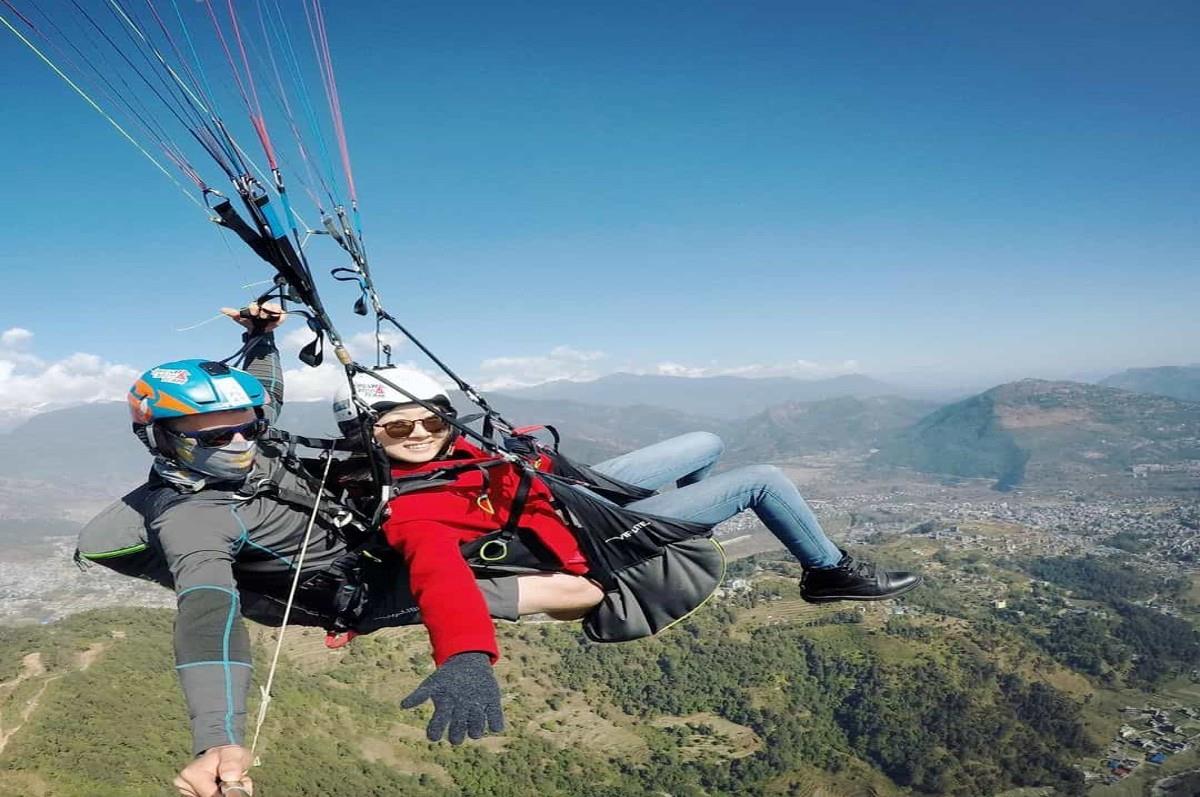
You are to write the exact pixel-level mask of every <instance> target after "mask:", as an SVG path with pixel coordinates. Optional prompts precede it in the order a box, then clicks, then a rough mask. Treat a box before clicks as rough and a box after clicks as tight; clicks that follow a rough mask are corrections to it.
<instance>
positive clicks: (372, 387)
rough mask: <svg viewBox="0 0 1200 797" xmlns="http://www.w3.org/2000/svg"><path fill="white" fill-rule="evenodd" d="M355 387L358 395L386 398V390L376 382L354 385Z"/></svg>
mask: <svg viewBox="0 0 1200 797" xmlns="http://www.w3.org/2000/svg"><path fill="white" fill-rule="evenodd" d="M355 389H356V390H357V392H358V394H359V395H360V396H363V397H366V398H387V391H386V390H385V389H384V387H383V385H381V384H379V383H378V382H374V383H372V384H368V385H355Z"/></svg>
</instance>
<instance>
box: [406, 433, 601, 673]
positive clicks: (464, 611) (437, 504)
mask: <svg viewBox="0 0 1200 797" xmlns="http://www.w3.org/2000/svg"><path fill="white" fill-rule="evenodd" d="M491 459H493V458H492V457H490V456H489V455H487V454H486V453H484V452H483V451H482V450H481V449H479V448H476V447H475V446H473V445H471V444H470V443H468V442H466V441H464V440H462V439H459V440H457V441H455V443H454V446H453V449H452V450H451V452H450V454H449V456H447V457H443V458H442V459H439V460H435V461H433V462H427V463H423V464H420V465H408V464H403V463H401V464H397V463H393V467H392V473H393V474H395V475H396V476H411V475H412V474H414V473H426V472H428V471H430V470H437V469H438V468H442V467H445V466H446V465H447V464H451V463H452V464H454V465H456V466H457V465H464V464H470V463H472V462H484V461H490V460H491ZM539 467H543V466H542V464H541V463H539ZM488 475H489V477H490V485H489V486H488V495H487V500H480V497H481V496H482V495H483V490H484V479H483V474H482V473H481V472H480V471H479V470H478V469H472V470H468V471H464V472H463V473H460V474H459V475H458V476H457V477H456V478H455V481H454V483H452V484H445V485H439V486H434V487H430V488H427V489H423V490H418V491H416V492H413V493H408V494H407V495H399V496H396V497H395V498H393V499H392V500H391V502H390V503H389V504H388V511H389V515H388V518H387V520H386V521H384V524H383V533H384V535H385V536H386V537H387V540H388V542H389V543H390V544H391V546H392V547H393V548H395V549H396V550H397V551H399V552H400V553H401V554H402V555H403V556H404V559H405V560H406V561H407V562H408V568H409V577H410V579H411V583H412V590H413V595H414V597H416V599H417V605H418V606H419V607H420V608H421V619H422V620H423V622H424V623H425V627H426V629H428V631H429V639H430V642H431V643H432V644H433V659H434V661H435V662H436V663H437V664H438V665H439V666H440V665H441V664H442V662H444V661H445V660H446V659H448V658H450V657H451V656H453V655H454V654H456V653H465V652H467V651H481V652H484V653H487V654H489V655H490V656H491V657H492V661H493V662H494V661H495V660H496V659H497V658H499V657H500V651H499V648H498V647H497V645H496V633H495V629H494V628H493V626H492V619H491V616H490V614H489V612H488V607H487V603H486V602H485V601H484V599H483V595H482V593H480V591H479V589H478V588H477V587H476V586H475V576H474V574H473V573H472V572H471V569H470V568H469V567H468V566H467V563H466V561H465V560H464V559H463V557H462V554H461V553H460V551H459V546H460V545H462V544H463V543H466V542H470V541H471V540H474V539H477V538H478V537H481V536H483V535H485V534H488V533H490V532H493V531H496V530H497V529H499V528H501V527H502V526H503V525H504V523H505V522H506V521H507V520H508V515H509V511H510V510H511V508H512V500H513V497H514V495H515V494H516V491H517V485H518V484H519V482H520V475H519V472H518V471H517V469H516V468H515V467H514V466H513V465H510V464H508V463H505V464H502V465H497V466H495V467H492V468H489V469H488ZM489 502H490V508H491V509H492V510H493V511H492V512H489V511H488V508H489V507H488V504H489ZM520 526H521V528H524V529H528V530H530V531H532V532H533V533H534V534H536V535H537V537H538V539H539V540H540V541H541V542H542V543H543V544H544V545H545V546H546V547H547V548H548V549H549V550H550V551H551V552H552V553H553V554H554V555H555V556H556V557H557V558H558V560H559V563H560V564H561V565H562V570H563V571H564V572H567V573H575V574H580V575H582V574H583V573H586V572H587V571H588V565H587V560H585V559H584V557H583V553H582V552H581V551H580V550H579V543H578V542H577V541H576V540H575V536H574V535H573V534H572V533H571V531H570V529H568V528H567V525H566V524H565V523H564V522H563V520H562V518H560V517H559V515H558V513H557V512H556V511H555V510H554V507H553V506H551V504H550V491H549V490H548V489H547V488H546V485H545V484H543V483H542V482H541V481H540V480H538V479H534V480H533V484H532V485H531V486H530V490H529V497H528V498H527V500H526V502H525V509H524V511H523V512H522V513H521V521H520Z"/></svg>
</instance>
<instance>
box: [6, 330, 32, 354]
mask: <svg viewBox="0 0 1200 797" xmlns="http://www.w3.org/2000/svg"><path fill="white" fill-rule="evenodd" d="M32 340H33V333H32V332H30V331H29V330H28V329H25V328H24V327H13V328H12V329H6V330H4V331H3V332H0V348H5V349H19V348H22V347H24V346H27V345H28V344H29V342H30V341H32Z"/></svg>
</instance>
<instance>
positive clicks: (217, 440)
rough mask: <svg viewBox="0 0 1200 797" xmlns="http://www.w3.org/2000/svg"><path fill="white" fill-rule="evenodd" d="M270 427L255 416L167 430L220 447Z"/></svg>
mask: <svg viewBox="0 0 1200 797" xmlns="http://www.w3.org/2000/svg"><path fill="white" fill-rule="evenodd" d="M270 428H271V422H270V421H268V420H267V419H266V418H255V419H254V420H253V421H250V423H243V424H242V425H240V426H220V427H218V428H216V429H201V430H199V431H197V432H180V431H177V430H175V429H170V430H169V431H170V432H171V434H173V435H175V436H176V437H186V438H187V439H188V440H194V441H195V442H196V445H198V446H199V447H200V448H220V447H221V446H227V445H229V444H230V443H232V442H233V438H234V436H236V435H238V434H240V435H241V436H242V437H243V438H245V439H246V440H257V439H258V438H260V437H262V436H263V435H264V434H266V433H267V430H268V429H270ZM426 428H428V427H426Z"/></svg>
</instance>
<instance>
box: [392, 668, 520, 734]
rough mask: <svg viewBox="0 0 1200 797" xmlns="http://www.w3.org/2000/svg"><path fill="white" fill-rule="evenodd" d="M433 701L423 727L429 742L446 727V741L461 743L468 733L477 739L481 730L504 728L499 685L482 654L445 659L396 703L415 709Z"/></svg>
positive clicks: (498, 730) (444, 731) (497, 731)
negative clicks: (430, 715)
mask: <svg viewBox="0 0 1200 797" xmlns="http://www.w3.org/2000/svg"><path fill="white" fill-rule="evenodd" d="M426 700H432V701H433V718H432V719H431V720H429V725H428V726H427V727H426V729H425V737H426V738H427V739H429V741H431V742H436V741H438V740H439V739H441V738H442V734H444V733H446V731H447V730H449V734H448V735H449V738H450V744H462V742H463V739H465V738H466V737H468V736H470V737H471V738H472V739H480V738H482V737H483V735H484V733H486V732H487V731H491V732H492V733H499V732H500V731H502V730H504V710H503V709H502V708H501V707H500V684H498V683H496V676H495V674H494V673H493V672H492V663H491V661H490V660H489V658H488V654H486V653H457V654H455V655H453V656H451V657H450V658H448V659H446V661H445V663H444V664H442V666H441V667H438V668H437V670H435V671H434V673H433V675H431V676H429V677H428V678H426V679H425V680H424V681H422V682H421V685H420V686H418V687H417V688H416V689H415V690H413V693H412V694H411V695H409V696H408V697H406V698H404V700H403V701H401V703H400V707H401V708H415V707H417V706H419V705H421V704H422V703H424V702H425V701H426Z"/></svg>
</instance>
